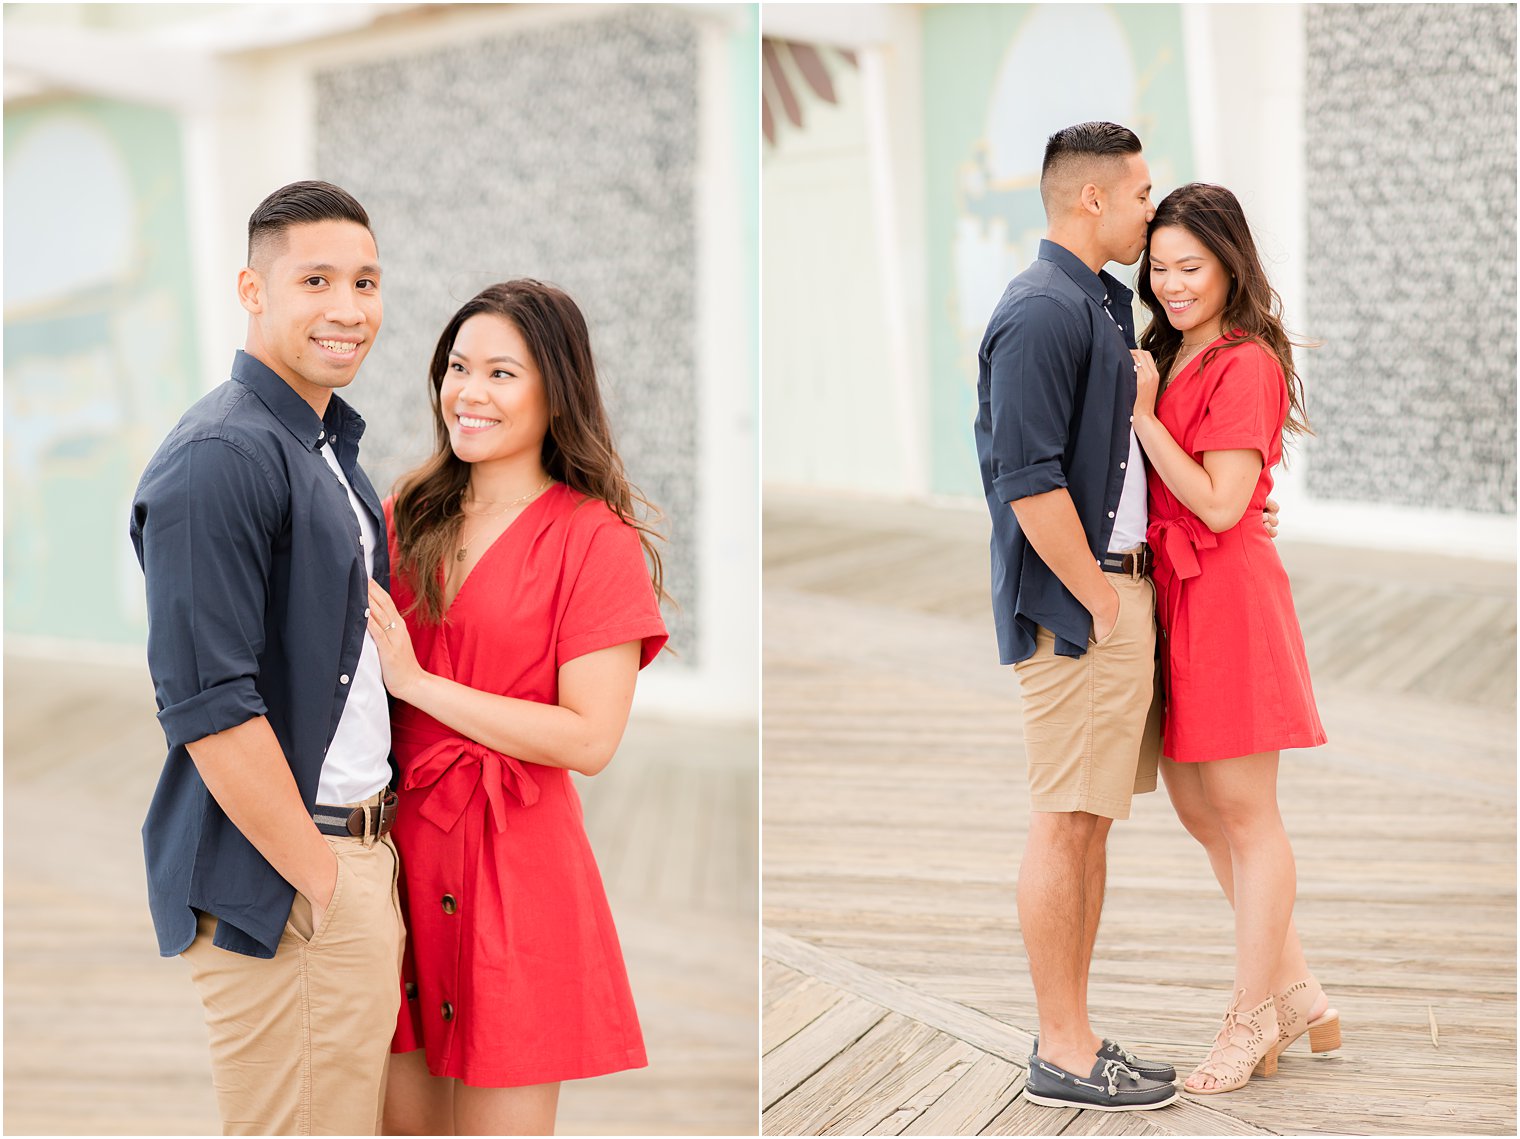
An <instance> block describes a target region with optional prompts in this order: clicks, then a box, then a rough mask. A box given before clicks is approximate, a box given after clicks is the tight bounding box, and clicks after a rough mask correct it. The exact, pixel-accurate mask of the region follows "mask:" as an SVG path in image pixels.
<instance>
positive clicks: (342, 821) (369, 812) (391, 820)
mask: <svg viewBox="0 0 1520 1139" xmlns="http://www.w3.org/2000/svg"><path fill="white" fill-rule="evenodd" d="M311 819H312V822H314V823H316V824H317V830H319V831H321V832H322V833H323V834H332V835H341V836H345V837H352V838H370V837H373V838H379V837H380V836H381V835H383V834H389V833H390V829H391V827H393V826H395V825H396V793H395V792H394V791H389V790H388V791H386V792H385V793H384V794H382V795H381V796H380V802H379V803H377V804H372V805H371V806H368V807H329V806H326V805H324V804H322V803H318V804H317V805H316V806H315V807H313V808H312V809H311Z"/></svg>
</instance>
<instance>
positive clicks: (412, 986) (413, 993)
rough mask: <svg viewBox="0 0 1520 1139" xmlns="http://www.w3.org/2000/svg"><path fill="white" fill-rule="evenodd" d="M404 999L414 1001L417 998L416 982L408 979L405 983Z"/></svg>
mask: <svg viewBox="0 0 1520 1139" xmlns="http://www.w3.org/2000/svg"><path fill="white" fill-rule="evenodd" d="M406 999H407V1000H409V1001H415V1000H416V999H417V982H416V981H408V982H407V983H406Z"/></svg>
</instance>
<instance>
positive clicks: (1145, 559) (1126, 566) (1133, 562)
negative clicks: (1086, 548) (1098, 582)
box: [1100, 546, 1153, 577]
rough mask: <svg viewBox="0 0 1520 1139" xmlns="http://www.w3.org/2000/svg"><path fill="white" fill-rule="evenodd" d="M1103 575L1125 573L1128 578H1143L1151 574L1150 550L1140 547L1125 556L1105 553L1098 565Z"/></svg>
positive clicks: (1147, 547) (1146, 547)
mask: <svg viewBox="0 0 1520 1139" xmlns="http://www.w3.org/2000/svg"><path fill="white" fill-rule="evenodd" d="M1100 564H1101V565H1102V566H1103V569H1104V572H1105V573H1127V574H1129V576H1130V577H1144V576H1145V575H1146V574H1148V573H1150V572H1151V565H1152V564H1153V563H1152V558H1151V548H1150V547H1149V546H1141V547H1140V548H1139V549H1138V550H1130V551H1129V553H1127V554H1116V553H1107V554H1104V555H1103V560H1102V562H1101V563H1100Z"/></svg>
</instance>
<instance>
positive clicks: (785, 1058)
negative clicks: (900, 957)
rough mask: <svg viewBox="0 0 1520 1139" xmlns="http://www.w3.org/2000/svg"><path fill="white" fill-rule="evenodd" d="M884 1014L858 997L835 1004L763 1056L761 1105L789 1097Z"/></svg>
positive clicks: (880, 1008)
mask: <svg viewBox="0 0 1520 1139" xmlns="http://www.w3.org/2000/svg"><path fill="white" fill-rule="evenodd" d="M886 1015H887V1010H886V1009H885V1008H883V1007H882V1006H881V1005H878V1004H873V1003H872V1002H870V1001H867V1000H862V999H861V998H859V997H849V996H846V997H843V998H841V999H839V1000H837V1001H834V1002H833V1003H832V1004H831V1006H830V1007H829V1008H828V1009H827V1010H825V1011H824V1012H823V1013H822V1014H821V1015H819V1016H817V1017H815V1018H814V1019H813V1020H811V1021H809V1022H808V1023H807V1024H806V1025H805V1026H804V1027H803V1028H802V1029H801V1030H800V1031H798V1032H796V1033H793V1034H792V1035H791V1036H789V1037H788V1038H787V1039H786V1040H784V1041H782V1043H781V1044H779V1045H777V1047H776V1048H775V1049H774V1050H773V1051H772V1052H770V1053H769V1054H768V1055H767V1056H766V1061H765V1074H764V1077H763V1079H762V1083H761V1106H762V1107H763V1108H765V1109H767V1110H769V1108H770V1106H771V1105H772V1104H773V1103H775V1102H776V1101H777V1100H779V1099H781V1098H782V1097H784V1096H787V1095H789V1094H791V1093H792V1092H793V1091H794V1090H795V1089H796V1088H797V1085H798V1084H800V1083H802V1082H803V1081H804V1080H807V1079H809V1078H810V1077H811V1076H812V1075H813V1074H814V1073H815V1072H817V1071H818V1070H819V1069H820V1068H823V1067H826V1066H827V1065H828V1064H829V1063H830V1062H831V1061H832V1060H833V1059H834V1058H835V1057H836V1056H837V1055H839V1054H840V1053H841V1052H843V1051H844V1050H845V1049H846V1048H848V1047H849V1046H850V1045H851V1044H854V1043H855V1042H856V1041H857V1040H859V1039H860V1038H861V1037H862V1036H864V1035H866V1033H868V1032H870V1031H871V1030H872V1029H874V1028H875V1027H876V1025H877V1024H878V1023H879V1022H880V1021H881V1020H882V1019H883V1018H884V1017H885V1016H886Z"/></svg>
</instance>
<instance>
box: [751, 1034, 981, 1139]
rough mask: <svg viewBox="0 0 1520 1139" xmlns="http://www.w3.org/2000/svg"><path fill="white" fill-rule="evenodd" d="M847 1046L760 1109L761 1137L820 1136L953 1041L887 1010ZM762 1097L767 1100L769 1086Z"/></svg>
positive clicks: (950, 1044)
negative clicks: (885, 1083)
mask: <svg viewBox="0 0 1520 1139" xmlns="http://www.w3.org/2000/svg"><path fill="white" fill-rule="evenodd" d="M851 1044H852V1046H850V1047H842V1048H840V1049H837V1050H836V1051H835V1053H834V1054H833V1055H832V1056H831V1058H830V1059H829V1060H828V1062H827V1063H826V1064H824V1065H822V1066H821V1067H820V1068H817V1069H815V1071H814V1074H812V1075H811V1076H809V1078H808V1079H807V1080H806V1081H804V1082H802V1083H801V1084H799V1085H798V1086H797V1087H795V1088H794V1089H793V1090H792V1091H791V1092H790V1093H789V1094H788V1095H787V1096H785V1097H784V1098H783V1099H781V1100H779V1101H773V1102H774V1104H775V1106H774V1107H772V1106H771V1104H767V1105H766V1113H765V1116H764V1120H765V1129H766V1134H768V1135H820V1134H823V1133H825V1132H826V1131H827V1130H828V1129H829V1127H830V1126H831V1125H832V1124H833V1122H834V1121H835V1120H836V1119H837V1118H838V1117H840V1116H841V1115H842V1114H844V1113H845V1112H846V1111H848V1110H849V1109H850V1108H851V1107H852V1106H853V1105H854V1104H855V1103H856V1102H857V1101H859V1100H861V1099H863V1098H866V1097H868V1096H869V1095H870V1093H871V1091H872V1089H873V1088H875V1087H876V1085H877V1084H878V1083H880V1082H881V1081H882V1080H884V1079H886V1078H887V1077H888V1076H890V1075H891V1074H892V1073H893V1072H894V1071H896V1070H897V1069H898V1068H900V1067H901V1066H902V1065H903V1064H905V1063H907V1062H908V1061H909V1060H910V1058H912V1057H915V1056H918V1055H919V1054H920V1053H928V1055H929V1059H930V1060H932V1059H933V1058H934V1057H935V1056H937V1054H938V1053H939V1052H941V1051H943V1050H944V1049H946V1048H947V1047H950V1046H952V1045H953V1044H954V1041H952V1040H951V1039H950V1038H949V1037H947V1036H945V1035H944V1034H943V1033H939V1032H936V1031H935V1030H934V1029H932V1028H929V1027H927V1026H926V1025H922V1024H919V1023H917V1022H916V1021H913V1020H910V1019H908V1018H907V1017H905V1016H901V1015H899V1014H897V1013H891V1012H889V1013H886V1015H884V1016H883V1017H882V1018H881V1019H880V1020H879V1021H878V1022H877V1023H876V1024H875V1025H873V1026H872V1027H871V1029H870V1030H869V1031H868V1032H866V1033H865V1034H863V1035H862V1036H860V1037H858V1038H857V1039H856V1040H855V1041H852V1042H851ZM762 1086H764V1085H762ZM765 1096H766V1097H767V1098H768V1097H769V1096H770V1089H769V1087H766V1090H765ZM871 1102H873V1103H874V1102H875V1101H874V1100H872V1101H871Z"/></svg>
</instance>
